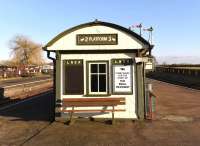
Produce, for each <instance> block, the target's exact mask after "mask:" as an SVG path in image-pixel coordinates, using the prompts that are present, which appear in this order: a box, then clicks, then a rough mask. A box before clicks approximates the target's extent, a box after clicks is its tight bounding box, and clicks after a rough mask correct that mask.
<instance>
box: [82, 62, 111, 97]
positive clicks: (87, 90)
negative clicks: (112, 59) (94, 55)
mask: <svg viewBox="0 0 200 146" xmlns="http://www.w3.org/2000/svg"><path fill="white" fill-rule="evenodd" d="M90 64H105V65H106V73H100V74H105V75H106V92H91V74H95V73H91V69H90ZM86 65H87V67H86V72H87V73H86V74H87V76H86V84H87V86H86V87H87V88H86V95H87V96H88V95H89V96H105V95H107V96H108V95H109V61H108V60H95V61H86ZM96 74H99V73H96Z"/></svg>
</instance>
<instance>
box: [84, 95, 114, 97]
mask: <svg viewBox="0 0 200 146" xmlns="http://www.w3.org/2000/svg"><path fill="white" fill-rule="evenodd" d="M83 96H84V97H96V96H98V97H103V96H111V94H85V95H83Z"/></svg>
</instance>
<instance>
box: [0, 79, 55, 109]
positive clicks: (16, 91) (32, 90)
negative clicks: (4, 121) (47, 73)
mask: <svg viewBox="0 0 200 146" xmlns="http://www.w3.org/2000/svg"><path fill="white" fill-rule="evenodd" d="M4 90H5V92H4V97H2V98H1V99H0V108H1V107H4V106H7V105H9V104H14V103H17V102H20V101H23V100H25V99H28V98H31V97H33V96H35V95H38V94H41V93H43V92H46V91H49V90H52V80H49V79H48V80H42V81H35V82H30V83H24V84H14V85H9V86H5V87H4ZM9 92H10V93H9ZM5 94H6V95H5Z"/></svg>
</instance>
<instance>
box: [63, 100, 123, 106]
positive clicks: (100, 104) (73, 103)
mask: <svg viewBox="0 0 200 146" xmlns="http://www.w3.org/2000/svg"><path fill="white" fill-rule="evenodd" d="M124 104H125V102H120V101H119V102H118V101H114V102H108V101H106V102H86V101H84V102H83V101H82V102H63V104H62V106H82V107H85V106H117V105H124Z"/></svg>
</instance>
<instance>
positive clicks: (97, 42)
mask: <svg viewBox="0 0 200 146" xmlns="http://www.w3.org/2000/svg"><path fill="white" fill-rule="evenodd" d="M152 48H153V46H152V45H150V43H149V42H148V41H146V40H145V39H144V38H142V37H141V36H140V35H138V34H136V33H134V32H133V31H131V30H130V29H127V28H125V27H122V26H120V25H117V24H113V23H108V22H102V21H98V20H95V21H94V22H89V23H85V24H81V25H78V26H75V27H73V28H70V29H68V30H65V31H64V32H62V33H60V34H58V35H57V36H56V37H54V38H53V39H52V40H51V41H49V42H48V43H47V44H46V45H45V46H44V47H43V49H44V50H45V51H47V52H48V57H49V58H50V59H52V60H53V61H54V63H55V68H56V74H55V92H56V95H55V96H56V101H57V104H61V103H62V106H61V109H60V110H59V111H61V112H60V116H61V117H63V116H64V117H65V116H67V117H71V115H72V113H75V112H77V114H78V116H79V117H88V116H92V117H95V118H111V117H112V118H114V117H116V118H130V119H144V115H145V110H144V107H145V103H144V101H145V95H144V93H145V89H144V78H145V76H144V70H145V64H146V62H148V61H149V58H151V49H152ZM50 52H55V53H56V58H52V57H50ZM59 101H61V102H59ZM105 105H106V106H105ZM57 108H60V107H56V110H55V111H58V110H57ZM114 113H115V116H114ZM77 114H76V115H77Z"/></svg>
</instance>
